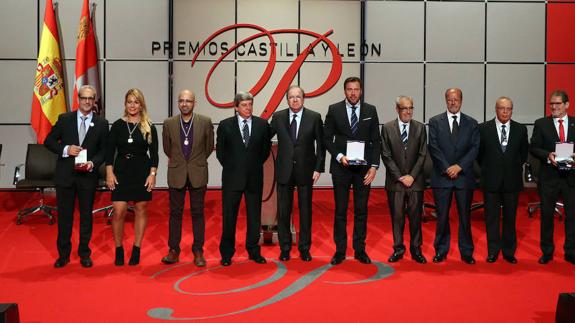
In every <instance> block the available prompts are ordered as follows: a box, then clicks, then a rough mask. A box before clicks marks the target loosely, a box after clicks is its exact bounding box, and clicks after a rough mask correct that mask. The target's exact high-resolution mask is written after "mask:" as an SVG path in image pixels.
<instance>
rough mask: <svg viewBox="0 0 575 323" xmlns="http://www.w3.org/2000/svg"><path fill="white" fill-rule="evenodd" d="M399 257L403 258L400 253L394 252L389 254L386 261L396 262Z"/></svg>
mask: <svg viewBox="0 0 575 323" xmlns="http://www.w3.org/2000/svg"><path fill="white" fill-rule="evenodd" d="M401 258H403V254H402V253H397V252H394V253H393V254H392V255H391V256H389V259H387V261H388V262H397V261H398V260H399V259H401Z"/></svg>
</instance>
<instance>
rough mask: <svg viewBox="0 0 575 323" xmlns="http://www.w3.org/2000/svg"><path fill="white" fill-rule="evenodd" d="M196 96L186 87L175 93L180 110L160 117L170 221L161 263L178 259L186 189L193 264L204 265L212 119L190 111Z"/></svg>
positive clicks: (212, 134)
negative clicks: (161, 119) (171, 114)
mask: <svg viewBox="0 0 575 323" xmlns="http://www.w3.org/2000/svg"><path fill="white" fill-rule="evenodd" d="M195 104H196V96H195V94H194V92H192V91H190V90H183V91H181V92H180V94H179V95H178V108H179V109H180V114H178V115H175V116H173V117H171V118H168V119H166V120H164V126H163V130H162V139H163V145H164V153H165V154H166V156H168V158H169V161H168V187H169V193H170V225H169V230H170V231H169V238H168V246H169V248H170V249H169V251H168V255H166V256H165V257H164V258H162V262H163V263H165V264H174V263H177V262H178V261H179V256H180V241H181V240H182V215H183V212H184V199H185V197H186V191H188V192H190V211H191V213H192V229H193V233H194V242H193V244H192V252H193V254H194V264H195V265H196V266H198V267H203V266H205V265H206V260H205V258H204V250H203V247H204V240H205V238H204V235H205V230H206V225H205V220H204V197H205V195H206V187H207V184H208V157H209V156H210V154H211V153H212V151H213V147H214V126H213V125H212V120H211V119H210V118H208V117H205V116H203V115H200V114H197V113H194V106H195Z"/></svg>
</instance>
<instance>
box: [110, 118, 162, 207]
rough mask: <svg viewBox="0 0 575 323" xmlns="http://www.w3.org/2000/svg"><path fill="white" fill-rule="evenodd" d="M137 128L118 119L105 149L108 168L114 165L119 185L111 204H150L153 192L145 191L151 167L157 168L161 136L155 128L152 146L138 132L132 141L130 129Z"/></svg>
mask: <svg viewBox="0 0 575 323" xmlns="http://www.w3.org/2000/svg"><path fill="white" fill-rule="evenodd" d="M137 126H138V125H137V124H135V123H129V128H128V123H127V122H126V121H124V120H122V119H118V120H116V122H114V124H113V125H112V128H111V129H110V134H109V136H108V144H107V147H106V166H108V165H114V174H115V175H116V179H117V181H118V184H116V188H115V189H114V190H113V191H112V201H149V200H151V199H152V192H148V191H147V190H146V186H144V184H145V183H146V179H147V178H148V176H149V175H150V168H151V167H158V133H157V131H156V127H154V125H150V127H151V135H152V143H151V144H148V142H147V140H145V139H144V136H143V135H142V133H141V132H140V129H139V128H138V129H135V130H134V131H133V132H132V142H128V139H129V138H130V132H129V130H133V129H134V127H137Z"/></svg>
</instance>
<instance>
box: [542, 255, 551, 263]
mask: <svg viewBox="0 0 575 323" xmlns="http://www.w3.org/2000/svg"><path fill="white" fill-rule="evenodd" d="M551 260H553V256H547V255H543V256H541V258H539V263H540V264H542V265H546V264H547V263H548V262H550V261H551Z"/></svg>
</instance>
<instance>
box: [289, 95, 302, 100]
mask: <svg viewBox="0 0 575 323" xmlns="http://www.w3.org/2000/svg"><path fill="white" fill-rule="evenodd" d="M301 99H303V97H301V96H299V95H298V96H288V100H293V101H296V100H301Z"/></svg>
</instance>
